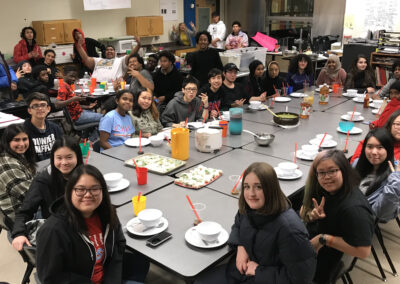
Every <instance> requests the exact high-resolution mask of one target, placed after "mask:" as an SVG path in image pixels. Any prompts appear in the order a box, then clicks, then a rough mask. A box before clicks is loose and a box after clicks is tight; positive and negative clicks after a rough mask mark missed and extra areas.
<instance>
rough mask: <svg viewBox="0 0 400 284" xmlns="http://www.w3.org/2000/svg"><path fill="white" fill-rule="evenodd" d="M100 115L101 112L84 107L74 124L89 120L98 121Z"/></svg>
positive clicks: (88, 121)
mask: <svg viewBox="0 0 400 284" xmlns="http://www.w3.org/2000/svg"><path fill="white" fill-rule="evenodd" d="M102 117H103V115H102V114H101V113H98V112H94V111H89V110H86V109H84V110H83V111H82V112H81V116H80V117H79V118H78V120H76V121H75V124H76V125H82V124H86V123H90V122H100V119H101V118H102Z"/></svg>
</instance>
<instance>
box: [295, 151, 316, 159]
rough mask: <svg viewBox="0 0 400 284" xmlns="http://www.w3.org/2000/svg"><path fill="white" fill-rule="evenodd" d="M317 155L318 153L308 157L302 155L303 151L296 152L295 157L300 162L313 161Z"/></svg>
mask: <svg viewBox="0 0 400 284" xmlns="http://www.w3.org/2000/svg"><path fill="white" fill-rule="evenodd" d="M317 155H318V152H317V153H316V154H315V155H313V156H308V155H305V154H304V152H303V150H297V155H296V156H297V158H299V159H302V160H306V161H313V160H314V159H315V157H316V156H317Z"/></svg>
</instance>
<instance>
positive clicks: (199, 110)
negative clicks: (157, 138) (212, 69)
mask: <svg viewBox="0 0 400 284" xmlns="http://www.w3.org/2000/svg"><path fill="white" fill-rule="evenodd" d="M198 87H199V81H197V79H196V78H194V77H192V76H190V75H189V76H187V77H186V78H185V79H184V80H183V83H182V91H181V92H177V93H176V94H175V97H174V98H173V99H172V100H171V101H170V102H169V103H168V104H167V107H166V108H165V110H164V112H163V113H162V115H161V123H162V124H163V125H164V126H166V127H167V126H172V127H184V126H185V121H186V120H187V121H188V122H193V121H197V120H198V119H204V117H205V118H206V119H207V118H208V97H207V95H204V94H201V95H200V96H198V97H197V96H196V94H197V90H198Z"/></svg>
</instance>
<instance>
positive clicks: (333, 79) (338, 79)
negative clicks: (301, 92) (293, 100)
mask: <svg viewBox="0 0 400 284" xmlns="http://www.w3.org/2000/svg"><path fill="white" fill-rule="evenodd" d="M346 75H347V74H346V71H344V69H343V68H342V63H340V59H339V57H338V56H337V55H335V54H330V55H329V58H328V60H327V61H326V63H325V66H324V68H322V70H321V72H320V73H319V75H318V79H317V82H316V83H315V84H316V85H317V86H319V85H323V84H327V85H329V86H332V85H333V84H335V83H337V84H339V85H343V84H344V83H345V82H346Z"/></svg>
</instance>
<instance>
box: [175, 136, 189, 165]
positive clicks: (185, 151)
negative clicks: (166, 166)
mask: <svg viewBox="0 0 400 284" xmlns="http://www.w3.org/2000/svg"><path fill="white" fill-rule="evenodd" d="M171 157H172V158H174V159H178V160H183V161H185V160H187V159H189V129H187V128H174V129H172V130H171Z"/></svg>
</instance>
